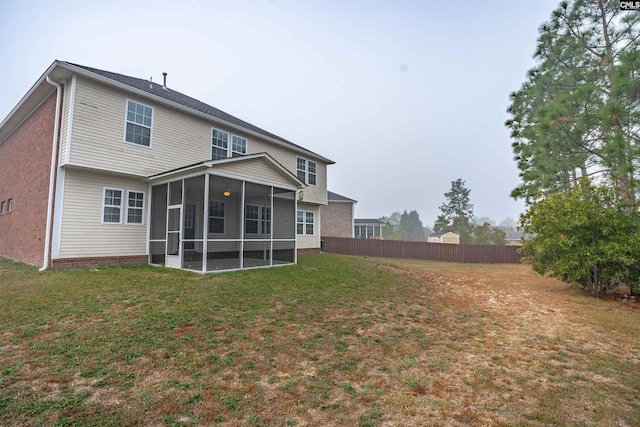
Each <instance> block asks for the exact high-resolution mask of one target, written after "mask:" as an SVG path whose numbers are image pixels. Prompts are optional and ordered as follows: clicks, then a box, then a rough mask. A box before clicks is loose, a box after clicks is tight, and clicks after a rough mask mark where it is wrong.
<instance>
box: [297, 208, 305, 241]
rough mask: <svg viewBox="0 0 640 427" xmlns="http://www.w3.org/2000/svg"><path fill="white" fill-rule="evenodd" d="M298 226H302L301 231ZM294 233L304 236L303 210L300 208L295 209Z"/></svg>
mask: <svg viewBox="0 0 640 427" xmlns="http://www.w3.org/2000/svg"><path fill="white" fill-rule="evenodd" d="M300 217H302V221H300ZM299 226H302V233H300V230H299V229H298V227H299ZM296 235H297V236H304V211H302V210H297V211H296Z"/></svg>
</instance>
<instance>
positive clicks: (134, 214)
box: [127, 191, 144, 224]
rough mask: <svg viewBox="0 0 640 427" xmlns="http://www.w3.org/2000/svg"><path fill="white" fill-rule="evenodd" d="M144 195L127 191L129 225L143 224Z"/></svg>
mask: <svg viewBox="0 0 640 427" xmlns="http://www.w3.org/2000/svg"><path fill="white" fill-rule="evenodd" d="M143 211H144V193H142V192H139V191H127V224H142V214H143Z"/></svg>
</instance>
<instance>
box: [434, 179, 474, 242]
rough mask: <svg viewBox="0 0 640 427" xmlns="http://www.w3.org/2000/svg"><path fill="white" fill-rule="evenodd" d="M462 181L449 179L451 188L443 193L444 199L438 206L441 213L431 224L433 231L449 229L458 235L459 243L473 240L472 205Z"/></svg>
mask: <svg viewBox="0 0 640 427" xmlns="http://www.w3.org/2000/svg"><path fill="white" fill-rule="evenodd" d="M464 183H465V182H464V181H463V180H462V179H457V180H455V181H451V190H450V191H449V192H447V193H445V194H444V197H445V199H446V201H445V202H444V203H443V204H442V206H440V211H441V212H442V214H441V215H439V216H438V218H437V219H436V222H435V224H434V225H433V231H435V232H447V231H451V232H454V233H456V234H458V235H459V236H460V243H472V241H473V224H472V223H471V218H473V205H472V204H471V202H470V200H469V194H470V193H471V190H469V189H468V188H465V186H464Z"/></svg>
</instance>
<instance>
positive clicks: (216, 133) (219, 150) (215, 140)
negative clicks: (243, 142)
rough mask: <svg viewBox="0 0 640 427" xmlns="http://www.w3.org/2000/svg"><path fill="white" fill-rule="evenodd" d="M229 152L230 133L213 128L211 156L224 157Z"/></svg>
mask: <svg viewBox="0 0 640 427" xmlns="http://www.w3.org/2000/svg"><path fill="white" fill-rule="evenodd" d="M228 153H229V134H228V133H227V132H223V131H221V130H218V129H211V158H212V159H213V160H216V159H224V158H226V157H229V156H228Z"/></svg>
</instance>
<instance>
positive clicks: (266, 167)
mask: <svg viewBox="0 0 640 427" xmlns="http://www.w3.org/2000/svg"><path fill="white" fill-rule="evenodd" d="M252 164H253V167H251V165H252ZM246 166H249V167H250V168H251V170H252V171H254V173H253V174H252V176H247V177H249V178H253V179H259V180H264V181H270V182H275V181H279V182H284V183H287V184H288V185H290V186H292V187H295V188H301V187H306V184H304V183H303V182H302V181H300V180H299V179H298V177H297V176H295V175H293V174H292V173H291V172H289V171H288V170H287V169H286V168H285V167H284V166H282V165H281V164H280V163H278V162H277V161H276V160H275V159H274V158H273V157H271V156H270V155H269V154H267V153H257V154H249V155H246V156H239V157H228V158H224V159H217V160H208V161H206V162H201V163H196V164H193V165H188V166H184V167H182V168H178V169H172V170H170V171H166V172H161V173H158V174H155V175H151V176H150V177H149V181H152V182H154V181H165V180H171V179H179V178H180V177H182V176H183V175H191V174H193V173H198V172H200V173H202V171H206V170H209V169H210V170H213V171H218V172H222V173H225V174H230V175H234V174H236V175H238V178H239V179H240V178H242V176H243V174H245V173H246V171H247V168H246ZM256 166H257V167H256ZM278 178H280V179H279V180H278Z"/></svg>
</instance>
